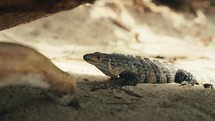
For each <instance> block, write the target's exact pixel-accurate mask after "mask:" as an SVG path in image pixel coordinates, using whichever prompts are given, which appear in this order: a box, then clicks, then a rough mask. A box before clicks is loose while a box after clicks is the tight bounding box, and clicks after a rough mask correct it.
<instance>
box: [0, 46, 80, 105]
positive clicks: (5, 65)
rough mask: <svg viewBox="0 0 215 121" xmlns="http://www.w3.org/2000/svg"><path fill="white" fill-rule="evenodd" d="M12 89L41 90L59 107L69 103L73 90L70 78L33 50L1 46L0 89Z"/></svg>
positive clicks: (74, 83)
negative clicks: (23, 87) (18, 86)
mask: <svg viewBox="0 0 215 121" xmlns="http://www.w3.org/2000/svg"><path fill="white" fill-rule="evenodd" d="M14 85H15V86H17V85H23V86H30V87H35V88H40V89H42V90H43V91H45V94H47V95H48V96H49V97H50V98H51V100H52V101H54V102H56V103H58V104H61V105H67V104H69V103H70V101H71V99H72V97H73V93H74V92H75V89H76V81H75V79H74V78H73V76H71V75H70V74H68V73H66V72H63V71H62V70H60V69H59V68H57V67H56V66H55V65H54V64H53V63H52V62H51V61H50V59H48V58H47V57H46V56H44V55H42V54H41V53H39V52H38V51H36V50H35V49H33V48H31V47H28V46H26V45H23V44H18V43H10V42H0V88H3V87H7V86H14Z"/></svg>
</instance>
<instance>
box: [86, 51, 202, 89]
mask: <svg viewBox="0 0 215 121" xmlns="http://www.w3.org/2000/svg"><path fill="white" fill-rule="evenodd" d="M83 58H84V60H85V61H86V62H88V63H90V64H92V65H94V66H96V67H97V68H98V69H99V70H101V71H102V72H103V73H104V74H105V75H107V76H109V77H112V78H119V79H120V80H123V81H124V85H136V84H137V83H138V82H142V83H171V82H176V83H181V82H184V81H186V82H188V83H190V84H193V85H194V84H197V83H198V82H197V81H196V79H195V78H194V77H193V75H192V74H191V73H189V72H187V71H185V70H183V69H179V68H177V67H176V66H174V65H172V64H168V63H165V62H163V63H162V62H159V61H157V60H150V59H148V58H141V57H134V56H129V55H122V54H106V53H100V52H95V53H90V54H86V55H84V57H83Z"/></svg>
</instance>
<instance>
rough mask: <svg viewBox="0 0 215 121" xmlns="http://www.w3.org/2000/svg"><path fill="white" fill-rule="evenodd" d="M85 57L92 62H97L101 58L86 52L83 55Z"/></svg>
mask: <svg viewBox="0 0 215 121" xmlns="http://www.w3.org/2000/svg"><path fill="white" fill-rule="evenodd" d="M83 58H84V60H85V61H86V62H88V63H91V64H97V63H98V62H99V59H98V58H95V57H94V56H92V54H86V55H84V56H83Z"/></svg>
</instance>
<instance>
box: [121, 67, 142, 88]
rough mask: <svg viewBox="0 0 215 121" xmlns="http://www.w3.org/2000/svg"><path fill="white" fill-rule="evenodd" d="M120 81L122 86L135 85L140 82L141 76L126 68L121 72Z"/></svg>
mask: <svg viewBox="0 0 215 121" xmlns="http://www.w3.org/2000/svg"><path fill="white" fill-rule="evenodd" d="M119 81H120V82H121V84H122V86H135V85H137V83H138V82H139V76H138V75H136V74H135V73H133V72H130V71H128V70H126V71H124V72H122V73H120V74H119Z"/></svg>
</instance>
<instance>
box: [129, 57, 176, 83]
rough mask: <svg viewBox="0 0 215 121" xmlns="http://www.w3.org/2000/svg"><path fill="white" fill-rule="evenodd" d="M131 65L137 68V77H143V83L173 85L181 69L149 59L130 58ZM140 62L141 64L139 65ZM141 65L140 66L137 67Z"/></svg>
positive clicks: (141, 79)
mask: <svg viewBox="0 0 215 121" xmlns="http://www.w3.org/2000/svg"><path fill="white" fill-rule="evenodd" d="M128 58H130V60H133V61H131V62H130V64H131V65H134V66H135V68H137V69H136V70H135V71H133V70H132V69H131V70H130V71H132V72H134V73H135V74H136V75H143V76H142V77H144V78H139V81H140V82H143V83H171V82H173V81H174V80H175V74H176V72H177V70H178V69H179V68H177V67H176V66H174V65H172V64H168V63H165V62H160V61H158V60H150V59H149V58H141V57H139V56H138V57H133V56H128ZM139 62H140V63H139ZM137 63H139V65H137Z"/></svg>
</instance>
